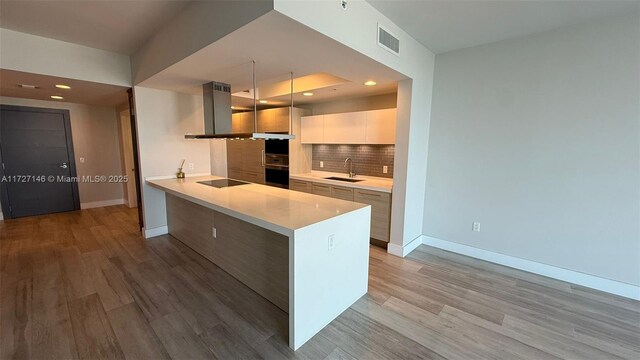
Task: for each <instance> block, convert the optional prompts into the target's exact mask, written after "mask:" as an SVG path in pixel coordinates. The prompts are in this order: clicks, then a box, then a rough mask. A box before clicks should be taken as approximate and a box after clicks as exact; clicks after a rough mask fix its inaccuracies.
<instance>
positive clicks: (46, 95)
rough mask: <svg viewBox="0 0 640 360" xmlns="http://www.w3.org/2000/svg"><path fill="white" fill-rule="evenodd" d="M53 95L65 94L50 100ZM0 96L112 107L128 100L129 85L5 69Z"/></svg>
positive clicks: (0, 85)
mask: <svg viewBox="0 0 640 360" xmlns="http://www.w3.org/2000/svg"><path fill="white" fill-rule="evenodd" d="M20 84H23V85H34V86H37V88H35V89H34V88H29V87H24V88H23V87H21V86H20ZM56 84H63V85H68V86H70V87H71V89H68V90H65V89H58V88H56ZM52 95H56V96H62V97H63V98H64V99H63V100H54V99H51V96H52ZM0 96H6V97H16V98H25V99H34V100H48V101H62V102H70V103H76V104H85V105H94V106H109V107H116V106H119V105H122V104H126V103H127V102H128V101H129V100H128V95H127V88H126V87H122V86H115V85H105V84H99V83H94V82H90V81H81V80H73V79H66V78H61V77H56V76H48V75H39V74H31V73H26V72H21V71H13V70H6V69H0Z"/></svg>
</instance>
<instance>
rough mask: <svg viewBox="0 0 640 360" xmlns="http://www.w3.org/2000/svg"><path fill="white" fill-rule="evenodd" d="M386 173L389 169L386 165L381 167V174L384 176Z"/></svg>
mask: <svg viewBox="0 0 640 360" xmlns="http://www.w3.org/2000/svg"><path fill="white" fill-rule="evenodd" d="M388 172H389V167H388V166H387V165H385V166H383V167H382V173H383V174H386V173H388Z"/></svg>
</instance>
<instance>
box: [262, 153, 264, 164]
mask: <svg viewBox="0 0 640 360" xmlns="http://www.w3.org/2000/svg"><path fill="white" fill-rule="evenodd" d="M262 167H264V150H262Z"/></svg>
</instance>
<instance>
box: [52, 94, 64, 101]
mask: <svg viewBox="0 0 640 360" xmlns="http://www.w3.org/2000/svg"><path fill="white" fill-rule="evenodd" d="M51 98H52V99H56V100H64V98H63V97H62V96H60V95H51Z"/></svg>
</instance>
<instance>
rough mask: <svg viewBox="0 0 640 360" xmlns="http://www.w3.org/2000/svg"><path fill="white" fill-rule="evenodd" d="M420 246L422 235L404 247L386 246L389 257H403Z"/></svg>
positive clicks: (390, 244)
mask: <svg viewBox="0 0 640 360" xmlns="http://www.w3.org/2000/svg"><path fill="white" fill-rule="evenodd" d="M421 244H422V235H421V236H418V237H417V238H415V239H413V240H411V242H410V243H408V244H407V245H405V246H400V245H396V244H392V243H389V245H387V252H388V253H389V254H391V255H395V256H399V257H405V256H407V255H408V254H409V253H410V252H412V251H413V250H415V249H416V248H417V247H418V246H420V245H421Z"/></svg>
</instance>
